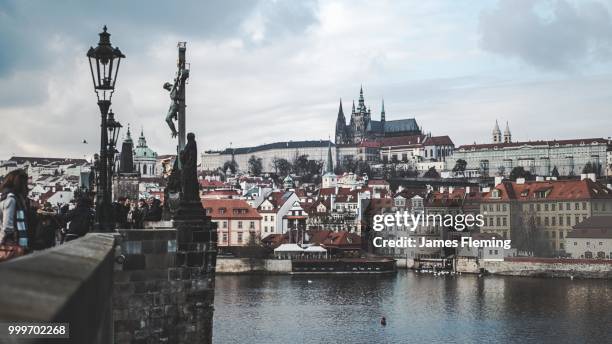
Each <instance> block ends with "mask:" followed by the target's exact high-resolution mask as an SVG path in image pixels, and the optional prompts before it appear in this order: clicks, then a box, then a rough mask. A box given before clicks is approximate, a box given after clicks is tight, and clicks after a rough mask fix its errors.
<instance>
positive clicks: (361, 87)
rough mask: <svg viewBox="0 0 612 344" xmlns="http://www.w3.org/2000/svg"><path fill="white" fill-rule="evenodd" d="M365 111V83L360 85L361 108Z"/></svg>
mask: <svg viewBox="0 0 612 344" xmlns="http://www.w3.org/2000/svg"><path fill="white" fill-rule="evenodd" d="M362 109H363V110H364V111H365V100H364V99H363V85H362V86H360V87H359V110H362Z"/></svg>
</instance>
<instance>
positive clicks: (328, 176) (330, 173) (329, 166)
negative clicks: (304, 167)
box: [321, 141, 337, 188]
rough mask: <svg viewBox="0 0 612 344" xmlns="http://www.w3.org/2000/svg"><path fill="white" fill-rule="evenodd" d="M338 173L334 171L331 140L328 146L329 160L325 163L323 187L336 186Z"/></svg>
mask: <svg viewBox="0 0 612 344" xmlns="http://www.w3.org/2000/svg"><path fill="white" fill-rule="evenodd" d="M336 178H337V177H336V174H335V173H334V160H333V158H332V151H331V141H330V142H329V144H328V146H327V162H326V164H325V174H324V175H323V177H322V181H321V184H322V185H321V187H323V188H334V187H336V185H337V179H336Z"/></svg>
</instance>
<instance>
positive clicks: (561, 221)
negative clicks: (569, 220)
mask: <svg viewBox="0 0 612 344" xmlns="http://www.w3.org/2000/svg"><path fill="white" fill-rule="evenodd" d="M559 226H563V216H559Z"/></svg>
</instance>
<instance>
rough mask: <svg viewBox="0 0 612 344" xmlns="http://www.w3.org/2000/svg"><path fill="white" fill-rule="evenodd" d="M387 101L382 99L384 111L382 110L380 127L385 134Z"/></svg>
mask: <svg viewBox="0 0 612 344" xmlns="http://www.w3.org/2000/svg"><path fill="white" fill-rule="evenodd" d="M385 121H386V118H385V99H384V98H383V99H382V109H381V110H380V126H381V127H382V130H383V133H384V130H385Z"/></svg>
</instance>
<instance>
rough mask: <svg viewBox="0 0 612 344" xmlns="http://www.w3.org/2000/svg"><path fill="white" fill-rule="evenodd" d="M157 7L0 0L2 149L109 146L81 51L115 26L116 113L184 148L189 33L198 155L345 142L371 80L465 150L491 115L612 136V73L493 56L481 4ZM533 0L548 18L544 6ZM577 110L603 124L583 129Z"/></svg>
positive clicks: (191, 113) (481, 138) (164, 148)
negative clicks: (179, 117) (174, 121)
mask: <svg viewBox="0 0 612 344" xmlns="http://www.w3.org/2000/svg"><path fill="white" fill-rule="evenodd" d="M517 3H519V2H517ZM146 4H147V5H146V6H143V2H137V1H115V0H111V2H110V4H109V5H107V3H106V2H104V4H99V3H87V2H82V1H76V0H75V1H62V2H59V3H58V2H49V1H16V2H13V1H10V2H7V1H0V55H1V56H2V59H0V118H1V119H2V128H3V133H2V135H0V159H4V158H8V157H9V156H10V155H11V154H13V153H14V154H20V155H42V156H72V157H82V156H83V155H88V156H90V155H92V154H93V153H94V152H96V151H97V150H98V149H99V147H98V143H99V130H100V129H99V121H100V119H99V111H98V108H97V106H96V103H95V95H94V93H93V89H92V86H91V80H90V76H89V70H88V68H89V67H88V65H87V61H86V58H85V52H86V51H87V49H88V48H89V46H90V45H92V44H95V43H96V41H97V33H98V32H99V31H100V28H101V26H102V25H104V24H107V25H108V27H109V31H110V33H111V34H112V37H111V40H112V42H113V44H115V45H116V46H119V47H120V48H121V50H122V51H123V52H124V53H125V54H126V55H127V58H126V60H125V61H123V62H122V63H121V71H120V72H119V79H118V81H117V90H116V92H115V95H114V96H113V110H114V112H115V115H116V117H117V119H118V120H119V121H120V122H121V123H122V124H123V125H124V127H126V126H127V125H128V124H130V125H131V128H132V133H134V135H135V136H137V134H139V133H140V128H141V127H143V129H144V134H145V135H146V138H147V142H148V144H149V145H150V146H151V147H152V148H153V149H154V150H155V151H157V152H158V153H160V154H165V153H171V152H173V151H174V149H175V141H173V140H172V139H171V137H170V133H169V130H168V128H167V126H166V123H165V122H164V117H165V114H166V111H167V110H168V105H169V97H168V92H167V91H165V90H164V89H162V84H163V83H164V82H165V81H171V79H172V78H173V77H174V73H175V71H176V58H177V50H176V42H177V41H187V61H188V62H189V63H190V66H191V73H190V79H189V84H188V86H187V128H188V130H189V131H193V132H195V133H196V137H197V142H198V145H199V150H200V151H204V150H209V149H220V148H226V147H227V146H228V145H229V144H230V142H232V145H233V146H234V147H238V146H252V145H258V144H263V143H270V142H274V141H283V140H307V139H326V138H327V137H328V136H329V135H331V136H333V130H334V125H335V120H336V114H337V109H338V98H339V97H342V99H343V100H344V109H345V111H347V110H349V109H350V104H351V100H352V99H354V98H356V97H357V96H358V92H359V85H360V84H363V85H364V91H365V97H366V103H367V105H368V106H371V109H372V113H373V115H372V117H373V118H374V119H378V116H379V112H380V101H381V98H382V97H384V98H385V107H386V111H387V119H399V118H405V117H416V119H417V121H418V122H419V123H420V124H422V125H423V126H424V127H425V129H426V130H428V131H431V132H432V134H433V135H450V136H451V138H452V139H453V140H454V142H455V143H456V144H465V143H470V142H472V141H473V140H477V141H478V142H485V141H488V140H489V135H490V131H491V126H492V123H494V120H495V118H498V119H500V121H505V120H509V121H510V125H511V129H512V130H513V134H515V137H517V138H531V139H535V138H538V137H543V138H546V137H553V136H555V135H558V136H559V137H573V136H577V135H586V136H607V135H606V133H605V132H603V131H604V129H605V128H609V127H610V126H612V122H611V121H608V120H607V118H611V116H609V109H610V108H612V100H611V99H610V97H609V94H610V92H612V76H611V74H612V72H610V71H609V70H606V69H605V68H601V69H599V70H594V71H593V73H590V74H589V75H588V77H585V76H580V75H579V74H572V73H564V74H563V75H561V76H559V75H556V74H554V73H553V74H551V73H548V72H545V71H541V70H540V69H537V68H533V69H529V70H528V71H526V69H525V68H520V66H519V67H517V64H516V63H515V62H514V61H513V60H512V59H500V58H498V57H497V56H496V55H494V54H489V53H485V52H483V50H482V49H479V40H480V36H481V32H480V31H479V29H478V27H479V26H478V25H479V22H480V21H482V19H480V16H479V15H480V13H481V12H482V10H483V9H482V7H483V5H481V4H480V3H478V4H477V5H476V4H473V3H471V4H470V5H469V6H466V5H465V4H464V3H462V2H424V1H413V2H404V1H398V2H391V1H374V2H373V1H359V0H350V1H348V0H346V1H345V0H330V1H321V2H317V1H314V0H312V1H289V0H277V1H274V0H259V1H206V2H201V1H195V0H194V1H182V2H181V5H180V6H176V4H174V3H171V2H166V1H155V2H153V3H151V4H149V2H147V3H146ZM501 5H503V3H502V4H500V6H501ZM508 6H509V5H508ZM530 6H531V5H530ZM533 6H535V8H536V9H535V11H537V13H538V15H543V14H542V13H547V12H546V11H545V10H543V9H542V8H541V7H538V6H536V5H533ZM581 6H582V5H581ZM526 8H527V9H525V10H523V12H525V11H529V10H530V9H531V8H532V7H529V6H527V7H526ZM576 8H578V7H576ZM580 8H582V7H580ZM489 11H490V10H489ZM581 11H582V10H581ZM549 12H550V11H549ZM600 12H601V11H600ZM551 13H552V12H551ZM580 13H582V12H580ZM602 13H603V12H602ZM546 18H548V19H547V20H549V21H550V20H553V19H554V18H556V17H554V16H552V15H548V17H546ZM554 20H556V19H554ZM590 22H591V21H589V23H590ZM597 22H598V21H597V20H594V21H593V23H591V24H592V25H595V26H598V25H597ZM591 24H589V25H591ZM508 30H509V29H508ZM593 30H594V29H593ZM550 47H551V49H552V47H554V45H553V44H552V43H551V46H550ZM603 51H604V50H602V49H600V50H598V54H599V55H600V56H601V58H602V59H603V58H605V54H604V53H603ZM591 55H592V56H597V54H591ZM591 55H590V56H591ZM5 58H6V59H5ZM577 116H580V118H589V120H590V121H593V122H594V121H598V125H597V126H596V128H593V126H589V125H585V126H583V127H581V128H576V126H575V125H574V124H571V123H573V122H572V121H574V122H575V118H577ZM551 119H563V120H562V121H561V120H559V121H557V120H551ZM466 123H469V125H466ZM6 128H10V130H6ZM602 128H604V129H602ZM578 130H579V131H578ZM122 133H123V134H125V129H124V130H123V131H122ZM83 139H86V140H87V142H89V144H87V145H84V144H82V143H81V142H82V141H83Z"/></svg>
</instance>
